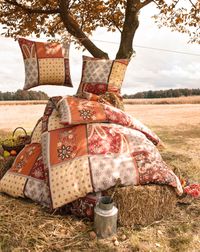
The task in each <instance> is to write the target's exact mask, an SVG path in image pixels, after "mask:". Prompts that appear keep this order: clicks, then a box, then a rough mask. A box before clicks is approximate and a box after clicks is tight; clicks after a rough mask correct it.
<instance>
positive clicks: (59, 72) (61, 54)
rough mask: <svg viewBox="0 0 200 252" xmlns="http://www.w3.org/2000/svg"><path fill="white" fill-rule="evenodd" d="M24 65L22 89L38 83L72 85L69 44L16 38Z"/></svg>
mask: <svg viewBox="0 0 200 252" xmlns="http://www.w3.org/2000/svg"><path fill="white" fill-rule="evenodd" d="M18 42H19V45H20V48H21V51H22V55H23V58H24V66H25V84H24V90H28V89H30V88H33V87H36V86H39V85H61V86H67V87H72V82H71V77H70V69H69V44H60V43H57V42H36V41H32V40H28V39H25V38H19V40H18Z"/></svg>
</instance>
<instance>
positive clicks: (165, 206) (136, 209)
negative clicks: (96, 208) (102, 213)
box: [107, 185, 177, 227]
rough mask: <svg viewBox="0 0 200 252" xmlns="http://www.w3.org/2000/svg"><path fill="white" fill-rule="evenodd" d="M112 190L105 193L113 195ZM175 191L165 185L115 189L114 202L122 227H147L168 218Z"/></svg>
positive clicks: (173, 207)
mask: <svg viewBox="0 0 200 252" xmlns="http://www.w3.org/2000/svg"><path fill="white" fill-rule="evenodd" d="M113 190H114V189H113V188H111V189H109V190H108V191H107V194H108V195H111V194H112V193H113ZM176 200H177V199H176V193H175V190H174V189H173V188H171V187H169V186H166V185H163V186H162V185H143V186H128V187H120V188H117V189H116V192H115V195H114V202H115V203H116V205H117V207H118V209H119V213H118V221H119V224H120V225H122V226H129V227H132V226H135V225H143V226H146V225H149V224H151V223H153V222H155V221H158V220H160V219H162V218H164V217H167V216H169V215H170V214H171V213H172V212H173V210H174V209H175V205H176Z"/></svg>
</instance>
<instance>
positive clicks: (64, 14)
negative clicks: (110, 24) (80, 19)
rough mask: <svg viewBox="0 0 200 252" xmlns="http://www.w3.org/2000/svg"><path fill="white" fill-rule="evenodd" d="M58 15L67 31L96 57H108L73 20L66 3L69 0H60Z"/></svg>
mask: <svg viewBox="0 0 200 252" xmlns="http://www.w3.org/2000/svg"><path fill="white" fill-rule="evenodd" d="M59 2H60V3H59V6H60V17H61V20H62V21H63V23H64V25H65V27H66V29H67V31H68V32H69V33H70V34H71V35H73V36H74V37H75V38H77V39H78V40H79V41H80V43H81V44H82V45H83V46H84V47H85V48H86V49H87V50H88V51H89V52H90V53H91V54H92V55H93V56H94V57H96V58H106V59H108V54H107V53H105V52H103V51H102V50H100V49H99V48H98V47H96V45H95V44H94V43H93V42H92V41H91V40H90V39H89V38H88V36H87V35H86V34H85V33H84V32H83V31H82V30H81V28H80V27H79V25H78V23H77V22H76V21H75V20H74V18H73V17H72V15H71V14H70V13H69V8H68V4H69V1H66V0H60V1H59Z"/></svg>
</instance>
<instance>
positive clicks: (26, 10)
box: [4, 0, 60, 14]
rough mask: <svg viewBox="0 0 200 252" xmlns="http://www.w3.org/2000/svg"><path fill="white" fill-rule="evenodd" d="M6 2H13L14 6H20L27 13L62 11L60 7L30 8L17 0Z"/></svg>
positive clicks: (7, 0) (7, 1)
mask: <svg viewBox="0 0 200 252" xmlns="http://www.w3.org/2000/svg"><path fill="white" fill-rule="evenodd" d="M4 1H5V2H6V3H8V4H11V5H13V6H16V7H19V8H20V9H22V10H23V11H25V12H27V13H32V14H33V13H35V14H57V13H59V12H60V9H59V8H57V9H42V8H40V9H39V8H30V7H28V6H26V5H23V4H19V3H18V2H17V1H16V0H4Z"/></svg>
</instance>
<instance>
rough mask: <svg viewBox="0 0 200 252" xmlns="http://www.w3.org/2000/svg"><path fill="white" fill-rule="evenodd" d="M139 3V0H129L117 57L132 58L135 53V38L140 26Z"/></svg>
mask: <svg viewBox="0 0 200 252" xmlns="http://www.w3.org/2000/svg"><path fill="white" fill-rule="evenodd" d="M137 4H138V0H127V6H126V13H125V20H124V25H123V30H122V33H121V42H120V47H119V51H118V52H117V55H116V59H130V58H131V56H132V54H133V38H134V35H135V32H136V30H137V28H138V26H139V20H138V9H137V8H136V6H137Z"/></svg>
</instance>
